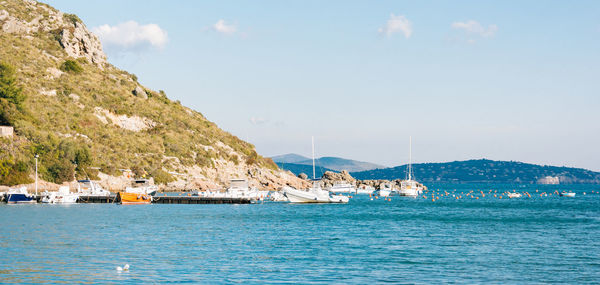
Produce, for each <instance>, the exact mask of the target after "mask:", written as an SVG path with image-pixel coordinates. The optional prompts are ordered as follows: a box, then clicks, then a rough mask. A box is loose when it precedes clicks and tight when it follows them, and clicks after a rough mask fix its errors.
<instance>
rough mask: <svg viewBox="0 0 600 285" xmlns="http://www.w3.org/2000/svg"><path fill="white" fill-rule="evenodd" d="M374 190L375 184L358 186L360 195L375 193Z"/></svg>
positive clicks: (357, 189) (357, 192)
mask: <svg viewBox="0 0 600 285" xmlns="http://www.w3.org/2000/svg"><path fill="white" fill-rule="evenodd" d="M373 192H375V187H373V186H362V187H358V188H356V194H357V195H360V194H373Z"/></svg>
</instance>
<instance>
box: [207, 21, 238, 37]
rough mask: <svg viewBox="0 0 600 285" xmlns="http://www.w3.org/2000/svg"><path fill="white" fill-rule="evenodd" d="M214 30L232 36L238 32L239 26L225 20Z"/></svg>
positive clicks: (218, 22)
mask: <svg viewBox="0 0 600 285" xmlns="http://www.w3.org/2000/svg"><path fill="white" fill-rule="evenodd" d="M212 28H213V29H214V30H215V31H216V32H218V33H221V34H226V35H231V34H234V33H235V32H237V26H236V25H235V24H228V23H227V22H225V20H223V19H220V20H218V21H217V22H216V23H215V24H214V25H213V26H212Z"/></svg>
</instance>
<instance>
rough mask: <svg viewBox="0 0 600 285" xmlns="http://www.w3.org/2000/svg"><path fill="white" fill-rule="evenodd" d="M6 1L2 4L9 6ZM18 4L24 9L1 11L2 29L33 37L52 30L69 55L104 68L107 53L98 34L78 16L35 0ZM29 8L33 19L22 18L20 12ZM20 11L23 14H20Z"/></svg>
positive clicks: (26, 0)
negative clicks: (92, 31)
mask: <svg viewBox="0 0 600 285" xmlns="http://www.w3.org/2000/svg"><path fill="white" fill-rule="evenodd" d="M8 4H9V3H8V2H7V1H3V2H2V4H0V7H1V6H2V5H8ZM18 5H22V7H21V8H22V9H19V11H14V12H15V13H14V14H15V15H11V13H9V12H8V11H7V10H0V22H1V23H2V31H3V32H4V33H9V34H19V35H24V36H27V37H32V35H34V34H35V33H38V32H41V33H53V34H54V35H55V36H56V38H57V40H58V41H59V42H60V44H61V46H62V47H63V48H64V50H65V52H66V53H67V55H68V56H70V57H73V58H81V57H83V58H86V59H87V60H88V61H89V62H91V63H94V64H97V65H98V66H99V67H101V66H102V65H103V64H105V63H106V55H105V54H104V52H103V51H102V44H101V43H100V40H98V37H97V36H96V35H94V34H93V33H91V32H90V31H88V29H87V28H86V26H85V25H84V24H83V22H82V21H81V20H80V19H79V18H78V17H77V16H75V15H72V14H64V13H62V12H60V11H57V10H55V9H52V8H50V7H48V6H47V5H44V4H41V3H37V2H36V1H31V0H24V1H21V3H19V4H18ZM23 10H24V11H26V12H27V13H28V14H29V15H30V17H31V16H33V18H32V19H30V20H29V21H27V20H26V19H23V18H24V17H23V16H24V15H22V14H21V13H24V12H23ZM20 12H21V13H20Z"/></svg>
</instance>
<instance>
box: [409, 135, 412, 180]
mask: <svg viewBox="0 0 600 285" xmlns="http://www.w3.org/2000/svg"><path fill="white" fill-rule="evenodd" d="M411 179H412V136H409V142H408V180H411Z"/></svg>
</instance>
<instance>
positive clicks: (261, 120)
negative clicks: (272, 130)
mask: <svg viewBox="0 0 600 285" xmlns="http://www.w3.org/2000/svg"><path fill="white" fill-rule="evenodd" d="M266 122H267V119H265V118H263V117H251V118H250V123H251V124H253V125H262V124H264V123H266Z"/></svg>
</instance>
